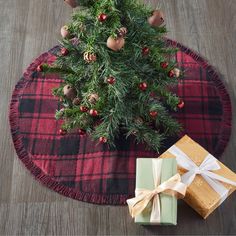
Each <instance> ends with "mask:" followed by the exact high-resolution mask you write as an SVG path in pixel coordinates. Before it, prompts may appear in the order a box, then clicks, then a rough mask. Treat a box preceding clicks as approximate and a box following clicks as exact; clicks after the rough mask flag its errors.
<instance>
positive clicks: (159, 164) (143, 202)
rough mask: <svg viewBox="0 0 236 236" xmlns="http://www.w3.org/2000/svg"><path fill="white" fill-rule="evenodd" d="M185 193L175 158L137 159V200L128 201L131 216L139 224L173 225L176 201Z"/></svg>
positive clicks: (174, 223)
mask: <svg viewBox="0 0 236 236" xmlns="http://www.w3.org/2000/svg"><path fill="white" fill-rule="evenodd" d="M185 191H186V185H184V184H182V183H181V178H180V175H179V174H177V163H176V160H175V158H168V159H157V158H156V159H150V158H138V159H137V162H136V190H135V196H136V197H135V198H132V199H129V200H127V203H128V206H129V210H130V214H131V216H132V217H134V218H135V223H139V224H144V225H145V224H167V225H176V223H177V198H176V197H183V196H184V195H185Z"/></svg>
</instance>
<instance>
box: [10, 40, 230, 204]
mask: <svg viewBox="0 0 236 236" xmlns="http://www.w3.org/2000/svg"><path fill="white" fill-rule="evenodd" d="M168 42H169V44H172V45H173V46H177V47H179V48H180V49H181V51H180V52H178V53H177V55H176V59H177V61H178V63H179V66H180V67H182V69H184V70H185V71H186V73H185V78H184V79H183V80H182V81H181V82H180V83H179V85H178V86H177V88H176V92H177V94H178V95H179V96H180V97H181V98H183V100H184V101H185V107H184V109H182V110H181V111H179V112H178V113H175V114H173V116H175V117H176V118H177V119H178V120H179V121H180V122H181V123H182V124H183V127H184V132H183V134H188V135H189V136H190V137H192V138H193V139H194V140H196V141H197V142H199V143H200V144H201V145H202V146H203V147H205V148H206V149H207V150H209V151H210V152H211V153H212V154H214V155H216V156H217V157H219V156H220V155H221V154H222V152H223V150H224V147H225V146H226V144H227V141H228V139H229V135H230V126H231V110H230V108H231V107H230V100H229V97H228V94H227V91H226V90H225V88H224V86H223V84H222V83H221V82H220V80H219V78H218V75H217V74H216V72H215V71H214V70H213V69H212V68H211V67H210V66H209V65H208V64H207V63H206V62H205V61H204V60H203V59H201V58H200V57H199V56H198V55H197V54H195V53H193V52H192V51H191V50H189V49H187V48H185V47H183V46H182V45H179V44H177V43H175V42H173V41H168ZM57 50H58V47H55V48H53V49H52V50H50V51H49V52H48V53H45V54H43V55H41V56H40V57H39V58H37V59H36V60H35V61H34V62H33V63H32V64H31V65H30V66H29V68H28V69H27V71H26V72H25V74H24V77H23V78H22V79H21V80H20V82H19V83H18V84H17V86H16V88H15V91H14V93H13V98H12V103H11V111H10V122H11V131H12V136H13V141H14V144H15V148H16V150H17V153H18V156H19V158H20V159H21V160H22V161H23V162H24V164H25V165H26V167H27V168H28V169H29V170H30V171H31V172H32V174H33V175H35V176H36V178H37V179H39V180H40V181H41V182H42V183H44V184H46V185H47V186H48V187H49V188H51V189H54V190H55V191H57V192H59V193H61V194H64V195H66V196H68V197H72V198H75V199H78V200H82V201H87V202H92V203H98V204H123V203H125V200H126V199H127V198H128V197H131V196H133V194H134V187H135V161H136V158H137V157H157V156H158V154H157V153H154V152H152V151H147V150H146V148H145V146H144V145H136V144H135V143H134V142H133V140H131V139H128V140H125V139H124V138H122V137H121V138H120V140H117V149H116V150H112V151H110V150H109V149H108V147H107V146H106V145H102V144H98V145H97V144H96V143H95V142H92V141H91V140H90V138H89V137H88V136H83V137H80V136H79V135H77V134H76V133H72V134H70V135H66V136H60V135H59V134H58V130H59V129H60V124H61V121H56V120H55V118H54V114H55V110H56V109H60V107H59V103H58V101H57V98H55V97H53V96H52V94H51V91H52V88H54V87H58V86H59V84H60V83H61V80H60V78H58V76H57V75H49V76H46V78H44V77H42V75H41V74H40V73H37V72H36V68H37V66H38V65H39V64H41V63H42V62H44V63H45V62H47V63H51V62H52V61H53V60H55V56H54V55H55V53H56V52H57ZM178 138H179V137H174V138H172V139H169V140H168V141H167V142H166V143H165V145H164V146H163V151H164V150H165V149H166V148H168V147H169V146H170V145H172V144H173V143H175V142H176V141H177V140H178Z"/></svg>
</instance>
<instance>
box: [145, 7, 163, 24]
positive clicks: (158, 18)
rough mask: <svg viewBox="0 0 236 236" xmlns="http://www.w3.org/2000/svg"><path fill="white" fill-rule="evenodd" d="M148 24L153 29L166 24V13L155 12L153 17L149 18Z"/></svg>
mask: <svg viewBox="0 0 236 236" xmlns="http://www.w3.org/2000/svg"><path fill="white" fill-rule="evenodd" d="M148 23H149V24H150V25H151V26H153V27H159V26H161V25H162V24H163V23H164V13H163V12H162V11H161V10H155V11H153V13H152V16H150V17H149V18H148Z"/></svg>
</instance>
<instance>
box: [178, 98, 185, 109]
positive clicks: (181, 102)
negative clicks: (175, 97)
mask: <svg viewBox="0 0 236 236" xmlns="http://www.w3.org/2000/svg"><path fill="white" fill-rule="evenodd" d="M177 106H178V108H179V109H182V108H184V101H183V100H182V99H180V100H179V103H178V105H177Z"/></svg>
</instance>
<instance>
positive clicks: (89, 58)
mask: <svg viewBox="0 0 236 236" xmlns="http://www.w3.org/2000/svg"><path fill="white" fill-rule="evenodd" d="M84 60H85V61H86V62H88V63H91V62H94V61H96V60H97V56H96V54H94V53H90V52H85V53H84Z"/></svg>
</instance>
